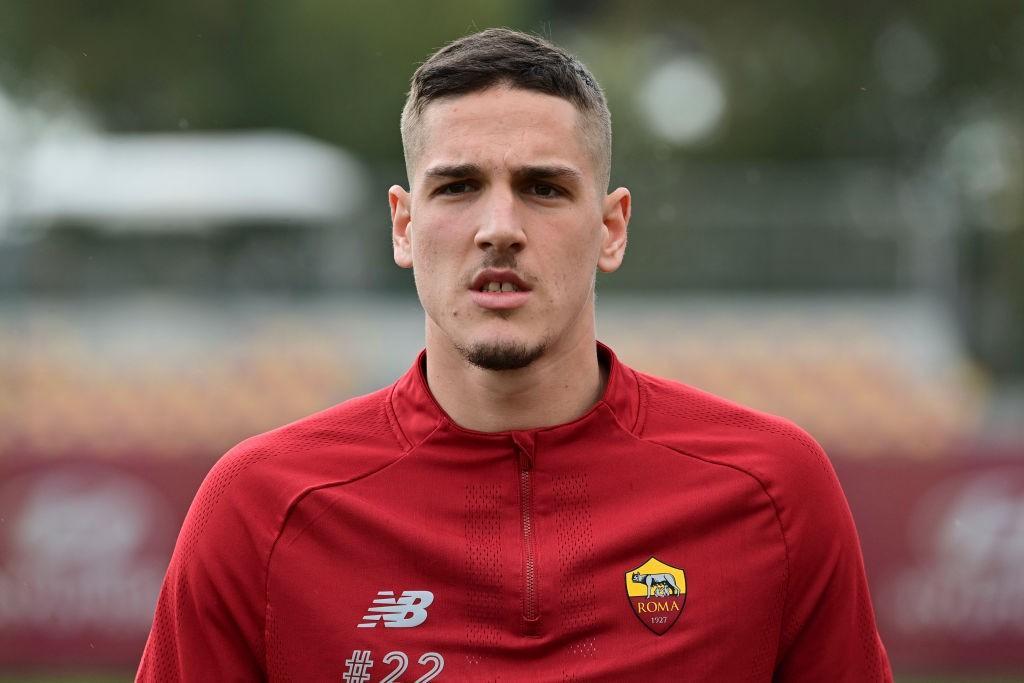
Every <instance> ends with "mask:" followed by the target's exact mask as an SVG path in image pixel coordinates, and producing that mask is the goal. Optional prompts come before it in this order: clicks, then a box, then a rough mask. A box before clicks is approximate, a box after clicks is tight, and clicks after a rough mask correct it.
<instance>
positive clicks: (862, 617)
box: [773, 441, 892, 683]
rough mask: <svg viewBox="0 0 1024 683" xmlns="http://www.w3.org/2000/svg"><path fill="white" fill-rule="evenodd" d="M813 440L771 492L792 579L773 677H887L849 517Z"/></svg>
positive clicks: (862, 680)
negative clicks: (775, 494) (806, 452)
mask: <svg viewBox="0 0 1024 683" xmlns="http://www.w3.org/2000/svg"><path fill="white" fill-rule="evenodd" d="M810 443H811V444H813V448H811V449H810V451H811V452H810V453H808V454H807V455H808V456H809V457H798V458H793V459H792V460H790V461H788V463H787V465H786V469H785V471H786V475H787V476H786V481H785V485H784V486H780V487H779V489H780V490H779V492H778V496H777V498H776V500H777V502H778V504H779V507H780V518H781V520H782V523H783V530H784V533H785V536H786V542H787V552H788V554H789V579H788V590H787V593H786V596H787V597H786V602H785V607H784V612H783V617H782V638H781V643H780V647H779V655H778V659H777V661H776V670H775V676H774V679H773V680H775V681H786V682H795V681H837V682H839V681H850V682H851V683H852V682H854V681H856V682H857V683H869V682H874V681H892V671H891V670H890V667H889V660H888V657H887V655H886V652H885V648H884V646H883V645H882V642H881V640H880V638H879V636H878V630H877V627H876V625H875V615H874V610H873V609H872V606H871V595H870V593H869V592H868V584H867V577H866V575H865V572H864V560H863V558H862V556H861V550H860V542H859V539H858V538H857V530H856V528H855V527H854V524H853V517H852V516H851V514H850V509H849V506H848V505H847V503H846V497H845V496H844V495H843V491H842V489H841V488H840V486H839V481H838V480H837V479H836V475H835V472H834V471H833V469H832V466H831V464H830V463H829V462H828V459H827V457H826V456H825V453H824V452H823V451H822V450H821V448H820V447H819V446H818V445H817V444H816V443H813V441H811V442H810ZM800 455H804V454H803V453H801V454H800Z"/></svg>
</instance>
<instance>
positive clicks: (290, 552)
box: [139, 30, 891, 683]
mask: <svg viewBox="0 0 1024 683" xmlns="http://www.w3.org/2000/svg"><path fill="white" fill-rule="evenodd" d="M402 138H403V143H404V145H405V153H406V164H407V170H408V175H409V183H410V187H409V190H408V191H406V190H404V189H402V188H401V187H399V186H394V187H392V188H391V190H390V192H389V199H390V203H391V215H392V227H393V235H392V236H393V242H394V255H395V261H396V262H397V263H398V265H400V266H402V267H405V268H412V269H413V273H414V275H415V280H416V289H417V292H418V294H419V297H420V301H421V302H422V304H423V308H424V310H425V311H426V350H425V352H424V353H423V354H421V355H420V357H419V358H418V359H417V360H416V362H415V363H414V364H413V366H412V368H411V369H410V370H409V372H408V373H407V374H406V375H405V376H404V377H402V378H401V379H399V380H398V381H397V382H396V383H395V384H394V385H392V386H391V387H388V388H386V389H383V390H381V391H378V392H376V393H373V394H370V395H368V396H363V397H360V398H356V399H353V400H351V401H348V402H346V403H343V404H341V405H339V406H336V407H334V408H330V409H328V410H326V411H324V412H322V413H319V414H317V415H314V416H312V417H309V418H306V419H304V420H300V421H299V422H296V423H294V424H292V425H288V426H286V427H283V428H281V429H278V430H275V431H272V432H269V433H267V434H263V435H261V436H257V437H255V438H253V439H250V440H248V441H246V442H244V443H242V444H240V445H239V446H237V447H236V448H235V449H233V450H232V451H231V452H230V453H228V454H227V455H226V456H225V457H224V458H223V459H222V460H221V461H220V462H219V463H218V464H217V465H216V467H215V468H214V469H213V470H212V471H211V473H210V475H209V476H208V478H207V480H206V481H205V483H204V484H203V486H202V488H201V489H200V492H199V494H198V495H197V497H196V500H195V502H194V503H193V506H192V509H191V510H190V512H189V515H188V518H187V520H186V522H185V526H184V528H183V529H182V533H181V536H180V538H179V541H178V545H177V547H176V549H175V552H174V558H173V559H172V562H171V567H170V569H169V571H168V574H167V578H166V581H165V584H164V588H163V591H162V592H161V595H160V599H159V603H158V605H157V611H156V620H155V623H154V626H153V630H152V632H151V634H150V638H149V642H148V644H147V646H146V651H145V654H144V656H143V660H142V665H141V668H140V670H139V679H141V680H160V681H163V680H190V681H242V680H262V679H270V680H295V681H318V680H332V681H359V682H363V683H365V682H368V681H395V680H398V679H399V678H400V677H403V676H404V678H402V680H406V681H410V680H416V681H421V682H422V681H429V680H432V679H434V678H438V679H439V680H456V681H499V680H500V681H570V680H574V681H667V680H673V681H675V680H679V681H684V680H685V681H715V682H723V681H728V682H731V681H740V680H757V681H769V680H776V681H857V682H863V681H884V680H891V674H890V673H889V666H888V662H887V659H886V655H885V651H884V649H883V648H882V645H881V643H880V641H879V638H878V634H877V632H876V629H875V622H874V616H873V613H872V608H871V603H870V598H869V595H868V588H867V583H866V581H865V577H864V569H863V564H862V560H861V556H860V550H859V547H858V541H857V536H856V531H855V530H854V526H853V522H852V520H851V517H850V513H849V510H848V508H847V505H846V501H845V499H844V497H843V494H842V492H841V490H840V488H839V485H838V483H837V481H836V478H835V475H834V473H833V471H832V468H831V466H830V465H829V463H828V460H827V459H826V457H825V455H824V454H823V453H822V451H821V449H820V448H819V447H818V445H817V444H816V443H815V442H814V441H813V440H812V439H811V438H810V437H808V436H807V435H806V434H805V433H804V432H802V431H800V430H799V429H798V428H796V427H794V426H793V425H791V424H789V423H788V422H786V421H784V420H782V419H779V418H775V417H771V416H767V415H762V414H760V413H756V412H754V411H751V410H748V409H745V408H742V407H740V406H737V405H735V404H732V403H729V402H728V401H725V400H722V399H719V398H716V397H714V396H710V395H708V394H704V393H702V392H700V391H698V390H696V389H692V388H689V387H686V386H683V385H680V384H676V383H673V382H669V381H666V380H662V379H659V378H656V377H651V376H647V375H644V374H641V373H638V372H635V371H633V370H631V369H630V368H628V367H626V366H625V365H623V364H622V363H621V362H619V361H618V360H617V359H616V357H615V355H614V354H613V353H612V351H611V350H610V349H608V348H607V347H605V346H602V345H600V344H596V342H595V333H594V282H595V272H596V270H597V269H600V270H602V271H605V272H612V271H614V270H616V269H617V268H618V267H619V265H620V263H621V262H622V258H623V253H624V249H625V245H626V227H627V224H628V222H629V215H630V195H629V192H628V191H627V190H626V189H625V188H618V189H616V190H614V191H612V192H610V193H607V192H606V188H607V184H608V177H609V168H610V154H611V128H610V117H609V114H608V109H607V105H606V104H605V100H604V96H603V94H602V93H601V90H600V88H599V87H598V86H597V84H596V82H595V81H594V79H593V78H592V77H591V75H590V74H589V72H588V71H587V70H586V69H585V68H584V67H583V65H582V64H580V63H579V62H578V61H576V60H575V59H574V58H572V57H571V56H569V55H567V54H566V53H565V52H563V51H562V50H560V49H559V48H557V47H554V46H552V45H550V44H549V43H547V42H545V41H543V40H541V39H538V38H534V37H531V36H528V35H524V34H520V33H516V32H513V31H508V30H489V31H484V32H482V33H479V34H475V35H471V36H468V37H466V38H463V39H461V40H458V41H456V42H455V43H453V44H451V45H448V46H447V47H445V48H443V49H441V50H440V51H438V52H437V53H436V54H434V55H433V56H432V57H431V58H430V59H428V60H427V61H426V62H425V63H424V64H423V65H422V66H421V67H420V68H419V69H418V70H417V71H416V73H415V75H414V76H413V80H412V87H411V91H410V93H409V98H408V101H407V104H406V107H405V110H404V112H403V116H402Z"/></svg>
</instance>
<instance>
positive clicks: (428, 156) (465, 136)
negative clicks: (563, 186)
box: [416, 86, 594, 177]
mask: <svg viewBox="0 0 1024 683" xmlns="http://www.w3.org/2000/svg"><path fill="white" fill-rule="evenodd" d="M421 126H422V128H421V134H422V136H423V137H422V146H421V148H420V154H419V157H420V158H419V159H418V161H417V164H416V165H417V173H420V172H422V171H423V170H424V169H426V168H429V167H431V166H434V165H437V164H463V163H473V164H477V165H479V166H481V167H483V168H485V169H490V170H492V171H499V170H501V169H503V168H512V167H517V166H524V165H531V164H557V165H563V166H565V165H569V166H573V167H575V168H576V169H578V170H579V171H580V173H581V174H583V175H585V176H587V177H591V176H592V175H593V173H594V169H593V167H592V162H591V160H590V156H589V155H588V154H587V150H586V145H585V140H584V138H583V134H582V132H581V129H582V126H581V122H580V115H579V112H578V111H577V109H576V107H575V106H574V105H573V104H572V103H571V102H569V101H568V100H565V99H562V98H561V97H555V96H553V95H546V94H544V93H539V92H534V91H531V90H522V89H518V88H517V89H513V88H508V87H505V86H501V87H495V88H489V89H487V90H482V91H479V92H474V93H469V94H467V95H460V96H457V97H450V98H444V99H442V100H438V101H436V102H432V103H430V104H429V105H427V107H426V109H425V110H424V112H423V116H422V119H421Z"/></svg>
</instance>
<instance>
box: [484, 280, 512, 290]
mask: <svg viewBox="0 0 1024 683" xmlns="http://www.w3.org/2000/svg"><path fill="white" fill-rule="evenodd" d="M480 291H481V292H518V291H519V288H518V287H516V286H515V285H514V284H512V283H511V282H488V283H487V284H486V285H484V286H483V287H481V288H480Z"/></svg>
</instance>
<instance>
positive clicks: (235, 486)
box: [136, 447, 273, 683]
mask: <svg viewBox="0 0 1024 683" xmlns="http://www.w3.org/2000/svg"><path fill="white" fill-rule="evenodd" d="M239 448H240V447H236V449H235V450H233V451H231V452H229V453H228V454H227V455H226V456H224V458H222V459H221V460H220V461H219V462H218V463H217V464H216V465H215V466H214V467H213V469H212V470H211V471H210V473H209V474H208V475H207V477H206V479H205V480H204V482H203V484H202V485H201V486H200V488H199V492H198V493H197V494H196V497H195V499H194V500H193V502H192V505H191V507H190V508H189V511H188V514H187V516H186V518H185V522H184V524H183V526H182V529H181V532H180V534H179V535H178V540H177V543H176V545H175V548H174V554H173V556H172V557H171V562H170V566H169V568H168V570H167V574H166V576H165V578H164V583H163V587H162V588H161V591H160V596H159V598H158V599H157V605H156V613H155V616H154V620H153V627H152V629H151V630H150V633H149V639H148V640H147V642H146V647H145V650H144V651H143V655H142V662H141V664H140V665H139V670H138V674H137V675H136V681H153V682H156V681H160V682H161V683H163V682H165V681H224V682H225V683H226V682H231V681H259V680H265V678H266V676H265V672H264V655H265V652H264V645H263V643H264V639H263V626H264V622H265V605H266V598H265V586H266V578H265V572H266V562H265V559H266V555H267V553H269V543H268V539H270V542H272V537H273V531H272V530H271V529H270V528H268V527H269V526H271V525H270V524H269V523H268V521H267V513H266V508H267V507H269V506H267V505H257V504H256V503H255V502H254V501H259V500H260V496H259V489H260V487H259V486H256V485H253V483H252V481H251V480H252V477H250V476H246V470H247V469H250V468H249V465H251V464H252V463H253V462H254V461H255V460H257V459H258V455H257V454H253V453H251V452H249V453H247V452H245V451H241V452H239ZM254 455H256V457H254ZM265 502H266V501H265Z"/></svg>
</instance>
